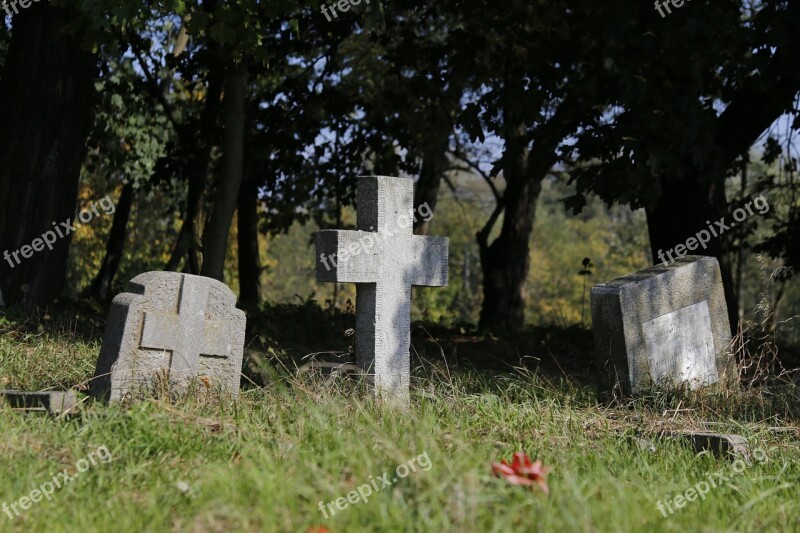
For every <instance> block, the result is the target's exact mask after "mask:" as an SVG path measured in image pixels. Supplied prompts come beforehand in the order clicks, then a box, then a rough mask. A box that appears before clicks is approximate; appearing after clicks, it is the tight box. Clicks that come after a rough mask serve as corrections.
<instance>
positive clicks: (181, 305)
mask: <svg viewBox="0 0 800 533" xmlns="http://www.w3.org/2000/svg"><path fill="white" fill-rule="evenodd" d="M200 279H201V278H198V277H188V276H185V277H183V278H182V280H181V288H180V295H179V296H178V299H179V301H178V314H177V315H176V314H174V313H165V312H163V311H150V312H147V311H146V312H145V313H144V324H143V326H142V340H141V346H140V349H141V350H160V351H163V352H169V353H170V358H169V377H170V379H187V378H191V377H192V376H196V375H197V374H198V369H199V366H200V358H201V357H207V358H221V359H227V358H229V357H230V356H231V334H230V331H229V330H228V328H229V324H228V323H224V322H221V321H219V320H208V319H207V318H206V316H205V315H206V307H208V294H209V286H208V285H207V284H206V283H200V282H199V280H200Z"/></svg>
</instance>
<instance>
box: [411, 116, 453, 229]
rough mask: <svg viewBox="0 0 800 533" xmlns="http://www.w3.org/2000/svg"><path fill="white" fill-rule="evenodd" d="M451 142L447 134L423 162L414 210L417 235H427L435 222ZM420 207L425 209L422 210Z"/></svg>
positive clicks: (417, 184) (415, 194)
mask: <svg viewBox="0 0 800 533" xmlns="http://www.w3.org/2000/svg"><path fill="white" fill-rule="evenodd" d="M449 141H450V135H449V132H446V133H445V134H444V135H443V139H440V142H438V143H437V146H434V147H432V149H431V150H428V151H427V152H426V154H425V156H424V159H423V161H422V168H421V169H420V174H419V180H417V183H416V187H415V188H414V208H415V209H416V217H417V219H416V221H415V222H414V233H415V234H417V235H427V234H428V231H429V229H430V226H431V222H432V221H433V218H432V217H433V214H434V213H435V211H436V202H437V200H438V199H439V187H440V186H441V183H442V177H443V176H444V173H445V172H446V171H447V168H448V164H449V161H448V159H447V145H448V143H449ZM420 206H425V207H423V208H422V210H420ZM424 215H429V216H428V217H427V218H428V220H425V218H423V216H424Z"/></svg>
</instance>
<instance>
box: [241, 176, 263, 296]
mask: <svg viewBox="0 0 800 533" xmlns="http://www.w3.org/2000/svg"><path fill="white" fill-rule="evenodd" d="M237 223H238V230H239V231H238V239H239V304H240V305H242V306H246V307H250V308H255V307H258V304H260V303H261V257H260V255H259V251H258V186H257V185H256V181H255V180H254V179H252V178H251V179H248V180H247V181H246V182H245V183H244V184H243V185H242V189H241V191H239V216H238V218H237Z"/></svg>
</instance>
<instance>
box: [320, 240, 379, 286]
mask: <svg viewBox="0 0 800 533" xmlns="http://www.w3.org/2000/svg"><path fill="white" fill-rule="evenodd" d="M315 240H316V254H317V255H316V265H317V268H316V271H317V281H330V282H338V283H376V282H377V281H378V273H379V271H380V261H381V257H380V256H381V253H382V250H383V246H382V245H381V241H380V236H379V235H378V234H377V233H374V232H371V231H345V230H323V231H318V232H317V234H316V237H315Z"/></svg>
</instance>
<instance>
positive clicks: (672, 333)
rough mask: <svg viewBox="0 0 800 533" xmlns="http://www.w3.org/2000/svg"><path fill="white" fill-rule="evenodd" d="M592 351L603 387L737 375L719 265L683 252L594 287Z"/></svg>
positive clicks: (624, 388) (696, 384)
mask: <svg viewBox="0 0 800 533" xmlns="http://www.w3.org/2000/svg"><path fill="white" fill-rule="evenodd" d="M592 322H593V329H594V341H595V353H596V355H597V362H598V365H599V367H600V368H601V378H602V381H603V389H604V390H605V391H609V390H619V391H620V392H622V394H632V393H633V394H635V393H637V392H640V391H643V390H646V389H648V388H651V387H653V386H676V385H677V386H688V387H689V388H690V389H693V390H694V389H698V388H700V387H703V386H706V385H711V384H714V383H722V384H723V385H726V386H728V385H730V384H732V383H733V382H735V380H736V378H737V375H736V365H735V361H734V359H733V357H732V355H730V354H729V353H728V348H729V344H730V341H731V331H730V322H729V320H728V310H727V305H726V303H725V294H724V292H723V289H722V277H721V275H720V270H719V264H718V263H717V260H716V259H715V258H713V257H699V256H686V257H684V258H681V259H678V260H677V261H675V262H674V263H673V264H671V265H669V266H664V265H657V266H654V267H651V268H648V269H646V270H643V271H641V272H637V273H635V274H631V275H629V276H625V277H622V278H619V279H615V280H613V281H609V282H607V283H602V284H600V285H597V286H596V287H594V288H593V289H592Z"/></svg>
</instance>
